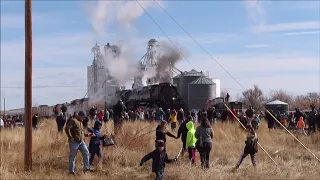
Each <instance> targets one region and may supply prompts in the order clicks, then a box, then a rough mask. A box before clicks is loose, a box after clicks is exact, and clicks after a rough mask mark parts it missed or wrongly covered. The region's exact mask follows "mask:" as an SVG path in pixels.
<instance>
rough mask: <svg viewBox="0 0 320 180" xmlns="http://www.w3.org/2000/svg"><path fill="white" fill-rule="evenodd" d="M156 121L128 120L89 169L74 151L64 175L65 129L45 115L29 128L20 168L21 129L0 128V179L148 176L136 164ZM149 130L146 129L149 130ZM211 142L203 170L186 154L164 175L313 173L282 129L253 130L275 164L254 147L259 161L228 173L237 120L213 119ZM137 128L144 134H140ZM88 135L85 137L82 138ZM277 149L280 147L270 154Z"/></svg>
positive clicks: (240, 135)
mask: <svg viewBox="0 0 320 180" xmlns="http://www.w3.org/2000/svg"><path fill="white" fill-rule="evenodd" d="M112 127H113V125H112V122H109V123H107V124H105V125H104V126H103V129H102V131H103V132H104V133H107V134H111V133H112V132H111V129H113V128H112ZM155 128H156V124H155V123H147V122H140V121H138V122H127V123H125V124H124V126H123V133H122V134H120V135H119V137H120V138H119V142H118V144H117V145H116V146H114V147H104V148H103V160H102V165H101V164H100V165H99V164H98V161H97V160H95V161H94V166H95V167H96V168H95V169H96V170H95V171H94V172H90V173H87V174H83V173H82V171H81V170H82V158H81V154H80V153H78V156H77V160H76V168H77V171H76V173H77V174H76V176H75V177H71V176H69V175H68V151H69V150H68V142H67V138H66V135H65V134H58V133H57V128H56V124H55V121H54V120H44V121H41V123H40V128H39V130H38V131H37V132H33V149H32V152H33V171H32V172H31V173H26V172H24V171H23V165H24V157H23V156H24V129H23V128H16V129H12V130H11V129H4V130H2V132H1V148H2V151H1V152H2V154H1V163H2V164H1V168H0V172H1V173H0V174H1V175H0V179H4V180H5V179H108V180H110V179H150V178H152V179H153V178H154V175H153V174H152V172H151V161H150V162H148V163H145V165H144V166H142V167H139V166H138V164H139V161H140V159H141V158H142V157H143V156H144V155H145V154H146V153H148V152H150V151H152V150H153V149H154V139H155V132H154V131H153V130H155ZM150 131H153V132H151V133H148V132H150ZM214 132H215V134H214V144H213V150H212V152H211V164H212V167H211V168H210V169H208V170H206V171H204V170H202V169H201V168H200V167H199V164H200V162H199V154H198V153H197V166H195V167H194V166H193V167H192V166H191V165H190V163H189V161H188V158H187V157H186V156H187V154H185V156H180V158H179V161H178V162H177V163H174V164H168V165H167V166H166V168H165V178H166V179H318V178H319V177H320V169H319V162H317V161H316V160H315V159H314V158H313V156H312V155H311V154H309V153H308V152H307V151H306V150H305V149H304V148H303V147H302V146H301V145H300V144H298V142H296V141H295V140H294V139H293V138H292V137H291V136H290V135H289V134H287V133H286V132H285V131H284V130H274V131H273V132H271V133H269V131H268V130H267V127H266V124H264V123H263V124H262V125H261V127H260V129H259V130H258V132H257V133H258V137H259V142H260V143H261V145H262V146H263V147H264V148H265V150H266V151H267V152H269V153H270V154H271V156H272V158H274V160H275V161H276V162H277V163H278V164H279V167H276V166H275V164H274V163H273V162H272V161H271V160H270V159H269V158H268V157H267V156H266V154H265V153H264V152H263V151H262V150H261V149H259V152H258V154H257V161H258V166H257V168H256V169H254V168H253V166H252V164H251V162H250V157H248V158H247V159H246V160H245V161H244V163H243V164H242V166H240V168H239V169H238V170H237V171H236V172H234V173H232V172H231V169H232V168H233V167H234V166H235V164H236V163H237V161H238V159H239V156H240V154H241V152H242V150H243V148H244V140H245V136H246V133H245V132H244V131H243V130H242V129H241V128H240V127H239V125H238V124H228V123H219V122H218V123H216V124H215V125H214ZM142 134H145V135H143V136H141V135H142ZM298 137H299V139H300V140H301V141H302V142H304V143H305V145H306V146H307V147H308V148H310V149H311V151H313V152H314V153H315V154H316V155H317V156H318V157H320V144H319V140H320V136H319V134H317V135H314V136H313V137H304V136H298ZM133 139H135V140H133ZM87 140H89V139H87ZM167 141H168V144H167V151H168V155H169V158H173V157H175V156H177V154H178V153H179V151H180V148H181V146H182V143H181V140H179V139H173V138H168V139H167ZM277 150H281V151H279V152H278V153H276V154H273V153H274V152H276V151H277Z"/></svg>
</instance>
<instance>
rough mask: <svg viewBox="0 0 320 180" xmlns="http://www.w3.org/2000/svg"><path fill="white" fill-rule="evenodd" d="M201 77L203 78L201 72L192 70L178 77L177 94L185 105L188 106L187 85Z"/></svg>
mask: <svg viewBox="0 0 320 180" xmlns="http://www.w3.org/2000/svg"><path fill="white" fill-rule="evenodd" d="M202 76H204V74H203V73H202V72H198V71H196V70H194V69H192V70H191V71H189V72H184V73H183V74H181V75H180V76H179V93H180V96H181V97H182V99H183V100H184V102H185V103H186V104H188V84H189V83H191V82H192V81H194V80H196V79H198V78H200V77H202Z"/></svg>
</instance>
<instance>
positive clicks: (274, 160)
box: [223, 103, 279, 167]
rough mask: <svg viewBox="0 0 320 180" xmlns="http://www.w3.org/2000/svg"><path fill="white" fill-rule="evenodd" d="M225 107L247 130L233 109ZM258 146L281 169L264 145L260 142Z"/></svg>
mask: <svg viewBox="0 0 320 180" xmlns="http://www.w3.org/2000/svg"><path fill="white" fill-rule="evenodd" d="M223 105H224V106H225V107H226V108H227V109H228V111H229V112H230V113H231V114H232V116H233V117H234V118H235V119H236V120H237V121H238V122H239V123H240V125H241V126H242V127H243V128H244V129H247V128H246V127H245V126H244V125H243V124H242V122H241V121H240V120H239V118H238V117H237V116H236V115H235V114H233V112H232V111H231V109H230V108H229V107H228V106H227V105H226V104H225V103H223ZM258 145H259V147H260V148H261V149H262V150H263V151H264V152H265V153H266V154H267V156H268V157H269V158H270V159H271V160H272V161H273V163H274V164H275V165H277V166H278V167H279V165H278V163H277V162H276V161H275V160H274V159H273V158H272V157H271V156H270V154H269V153H268V152H267V151H266V150H265V149H264V148H263V147H262V145H261V144H260V143H259V142H258Z"/></svg>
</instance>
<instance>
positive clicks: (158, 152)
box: [140, 141, 177, 180]
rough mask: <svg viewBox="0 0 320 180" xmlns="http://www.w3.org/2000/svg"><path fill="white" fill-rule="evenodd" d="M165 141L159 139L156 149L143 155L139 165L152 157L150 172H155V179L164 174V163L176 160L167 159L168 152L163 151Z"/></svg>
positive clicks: (175, 159) (160, 179)
mask: <svg viewBox="0 0 320 180" xmlns="http://www.w3.org/2000/svg"><path fill="white" fill-rule="evenodd" d="M164 146H165V142H163V141H159V142H158V143H157V145H156V149H155V150H154V151H152V152H150V153H148V154H147V155H145V156H144V157H143V158H142V159H141V161H140V166H142V165H143V163H145V162H147V161H148V160H150V159H152V172H154V173H155V174H156V178H155V179H156V180H162V179H163V176H164V168H165V166H166V163H172V162H176V161H177V158H174V159H169V158H168V154H167V152H166V151H165V147H164Z"/></svg>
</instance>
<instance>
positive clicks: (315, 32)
mask: <svg viewBox="0 0 320 180" xmlns="http://www.w3.org/2000/svg"><path fill="white" fill-rule="evenodd" d="M317 34H320V31H302V32H290V33H284V34H282V35H284V36H294V35H317Z"/></svg>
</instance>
